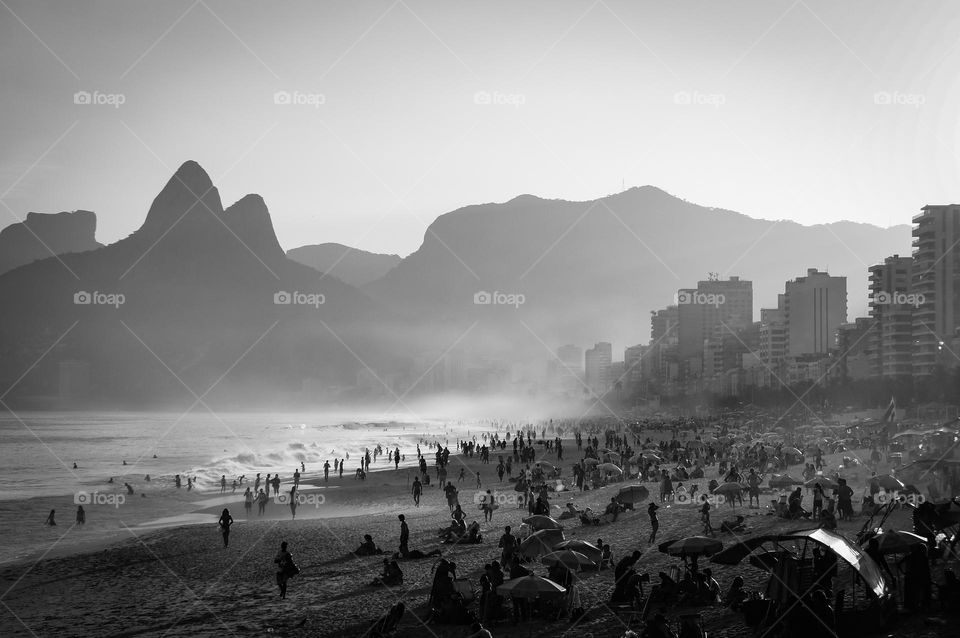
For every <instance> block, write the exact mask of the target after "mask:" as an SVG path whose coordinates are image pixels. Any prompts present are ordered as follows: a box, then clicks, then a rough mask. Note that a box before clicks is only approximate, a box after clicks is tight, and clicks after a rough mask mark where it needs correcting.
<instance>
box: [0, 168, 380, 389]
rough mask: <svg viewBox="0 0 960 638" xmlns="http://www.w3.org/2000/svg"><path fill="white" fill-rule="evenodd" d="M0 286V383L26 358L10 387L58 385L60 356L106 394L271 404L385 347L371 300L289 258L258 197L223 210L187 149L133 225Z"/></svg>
mask: <svg viewBox="0 0 960 638" xmlns="http://www.w3.org/2000/svg"><path fill="white" fill-rule="evenodd" d="M61 260H62V261H61ZM0 298H2V299H3V300H4V303H3V304H0V362H2V363H0V385H2V386H3V387H9V386H10V385H13V384H14V383H15V382H16V381H17V379H18V377H19V375H21V374H23V372H24V371H25V370H32V371H31V373H30V375H28V376H27V377H26V378H24V379H23V380H22V381H20V382H18V383H16V386H15V388H14V390H15V392H14V393H12V394H11V396H12V397H14V398H16V397H17V396H18V395H19V396H32V395H51V394H54V395H55V394H57V392H58V390H59V388H60V380H59V377H58V375H59V374H60V371H59V366H60V363H62V362H65V361H66V362H79V363H80V364H81V367H83V368H84V369H88V370H89V383H90V388H89V394H90V395H91V396H93V397H98V398H102V399H104V400H105V401H109V400H112V399H116V400H124V401H130V402H132V403H138V402H141V401H148V400H152V401H165V400H169V401H175V402H176V401H180V402H182V401H184V400H186V401H187V403H192V402H193V401H194V400H195V399H196V397H202V396H204V395H203V393H204V392H206V391H207V390H211V391H212V392H211V396H209V397H207V398H206V399H204V401H213V400H214V399H218V400H220V401H222V402H235V401H239V402H243V403H245V404H247V405H249V404H250V403H255V402H258V401H259V402H262V403H264V404H267V403H268V402H270V401H276V400H277V399H278V397H284V396H289V395H291V394H297V393H301V389H302V386H303V384H304V382H305V380H311V379H313V380H315V382H311V383H312V384H314V385H315V386H316V387H318V388H320V390H321V391H322V389H323V388H324V387H334V386H338V385H352V384H353V383H354V382H355V380H356V374H357V372H358V371H359V370H361V369H362V368H363V366H364V365H366V363H367V362H368V361H369V362H370V364H371V365H375V364H377V363H378V362H379V357H380V356H381V355H382V353H384V352H388V351H389V350H390V348H389V346H387V345H384V343H382V342H381V341H380V340H379V337H378V334H379V333H378V332H377V330H376V326H379V325H381V324H384V323H387V324H389V323H390V321H389V316H388V315H387V313H386V312H385V311H384V309H383V308H382V307H380V306H379V304H377V303H376V302H374V301H373V300H371V299H370V298H369V297H368V296H367V295H365V294H364V293H362V292H361V291H359V290H357V289H356V288H354V287H353V286H350V285H348V284H345V283H343V282H341V281H340V280H338V279H336V278H333V277H323V276H322V275H321V274H320V273H318V272H317V271H315V270H313V269H311V268H308V267H306V266H303V265H301V264H298V263H296V262H294V261H292V260H290V259H287V257H286V255H285V254H284V252H283V249H282V248H281V247H280V244H279V242H278V241H277V238H276V235H275V233H274V230H273V224H272V221H271V219H270V214H269V212H268V210H267V207H266V204H265V203H264V201H263V200H262V199H261V198H260V197H259V196H257V195H247V196H246V197H244V198H242V199H241V200H239V201H238V202H236V203H235V204H233V205H232V206H230V207H228V208H226V209H224V208H223V206H222V204H221V201H220V194H219V192H218V191H217V189H216V188H215V187H214V186H213V184H212V183H211V181H210V178H209V176H208V175H207V173H206V172H205V171H204V170H203V169H202V168H201V167H200V166H199V164H197V163H196V162H186V163H184V164H183V165H182V166H181V167H180V168H179V169H178V170H177V172H176V173H175V174H174V175H173V177H171V178H170V180H169V181H168V182H167V183H166V185H165V186H164V187H163V189H162V190H161V191H160V193H159V194H158V195H157V196H156V198H155V199H154V200H153V203H152V205H151V206H150V209H149V211H148V212H147V216H146V219H145V220H144V222H143V224H142V225H141V227H140V228H139V229H138V230H136V231H135V232H134V233H132V234H131V235H130V236H129V237H126V238H124V239H122V240H120V241H118V242H116V243H114V244H111V245H109V246H104V247H101V248H98V249H96V250H91V251H88V252H84V253H72V254H67V255H63V256H61V258H60V259H59V260H58V259H56V258H48V259H43V260H40V261H36V262H33V263H31V264H29V265H26V266H23V267H21V268H18V269H16V270H13V271H10V272H7V273H6V274H4V275H0ZM48 350H49V352H47V351H48ZM38 361H39V362H40V364H41V365H35V366H34V364H36V363H37V362H38ZM31 366H34V367H33V368H32V367H31Z"/></svg>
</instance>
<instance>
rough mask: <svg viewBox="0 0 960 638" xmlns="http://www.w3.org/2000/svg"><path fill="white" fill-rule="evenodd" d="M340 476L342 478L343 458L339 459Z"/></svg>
mask: <svg viewBox="0 0 960 638" xmlns="http://www.w3.org/2000/svg"><path fill="white" fill-rule="evenodd" d="M340 478H343V459H340Z"/></svg>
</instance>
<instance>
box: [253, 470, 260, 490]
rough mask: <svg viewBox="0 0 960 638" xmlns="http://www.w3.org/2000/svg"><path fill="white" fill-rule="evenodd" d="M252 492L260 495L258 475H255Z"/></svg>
mask: <svg viewBox="0 0 960 638" xmlns="http://www.w3.org/2000/svg"><path fill="white" fill-rule="evenodd" d="M253 491H254V492H257V493H258V494H259V493H260V473H259V472H258V473H257V480H255V481H254V482H253Z"/></svg>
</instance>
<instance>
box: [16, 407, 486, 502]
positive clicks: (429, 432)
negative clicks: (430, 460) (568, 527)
mask: <svg viewBox="0 0 960 638" xmlns="http://www.w3.org/2000/svg"><path fill="white" fill-rule="evenodd" d="M471 425H473V427H474V428H475V429H476V428H477V427H478V426H479V424H477V423H474V424H470V423H467V422H464V421H454V420H446V419H441V418H436V419H434V418H420V419H418V420H416V421H411V420H410V419H409V415H407V420H404V415H399V414H398V415H384V414H382V413H375V414H373V413H372V414H357V413H349V414H348V413H327V414H317V413H290V414H284V413H266V414H263V413H244V414H219V413H218V414H215V415H214V414H211V413H209V412H198V411H195V412H193V413H191V414H188V415H185V416H184V415H181V414H175V413H130V412H116V413H89V412H75V413H63V412H49V413H37V412H31V413H17V414H9V413H0V501H9V500H21V499H30V498H35V497H49V496H61V495H67V494H74V493H76V492H77V491H78V490H90V489H95V488H97V487H100V486H104V484H105V483H106V481H107V480H108V479H109V478H110V477H113V478H114V482H115V484H118V485H120V486H122V484H123V483H124V482H127V481H129V482H131V483H133V482H134V481H136V484H137V486H138V490H139V489H147V488H149V487H155V488H159V487H163V486H167V485H170V484H172V482H173V477H174V475H175V474H180V475H181V476H182V477H183V480H184V484H185V483H186V477H188V476H190V477H195V478H196V480H197V481H198V487H199V488H201V489H204V490H206V489H214V488H215V487H219V481H220V476H221V475H226V477H227V481H228V484H229V483H230V481H232V480H233V479H234V478H236V477H238V476H240V475H242V474H245V475H246V476H247V477H248V478H249V479H251V480H252V479H253V477H254V476H255V475H256V474H257V473H258V472H259V473H262V474H266V473H275V472H280V474H281V477H282V478H284V479H288V478H289V477H290V476H291V475H292V474H293V471H294V470H295V469H299V468H300V463H301V462H303V463H304V464H305V465H306V467H307V473H308V474H311V473H314V472H321V471H322V466H323V463H324V461H326V460H329V461H330V464H331V466H332V465H333V460H334V459H335V458H344V459H347V458H348V459H349V460H347V461H346V463H345V465H346V468H347V470H346V472H353V471H355V470H356V468H357V467H358V466H359V459H360V456H361V455H362V454H363V451H364V449H365V448H370V449H371V450H373V448H374V447H375V446H376V445H377V444H378V443H380V444H382V445H383V446H384V449H385V450H386V449H387V447H388V446H389V447H390V448H393V447H395V446H399V447H400V449H401V452H402V453H403V454H405V455H406V457H407V458H406V461H405V463H404V464H405V465H412V464H414V463H415V462H416V445H417V443H418V442H419V441H421V440H429V441H433V440H439V441H440V442H441V443H444V444H446V443H447V442H448V441H449V444H450V446H451V449H454V446H455V445H456V441H457V435H458V433H459V434H465V432H466V430H467V429H469V428H470V427H471ZM485 429H486V428H485ZM348 455H349V457H348ZM124 461H126V465H124ZM74 463H76V465H77V468H76V469H74V467H73V464H74ZM378 465H379V464H378ZM146 475H150V477H151V481H150V483H148V484H147V483H145V481H144V479H145V477H146Z"/></svg>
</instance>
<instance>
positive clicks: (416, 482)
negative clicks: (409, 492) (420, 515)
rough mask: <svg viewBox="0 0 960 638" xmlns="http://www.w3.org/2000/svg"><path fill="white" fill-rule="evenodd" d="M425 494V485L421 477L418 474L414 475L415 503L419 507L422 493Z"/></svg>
mask: <svg viewBox="0 0 960 638" xmlns="http://www.w3.org/2000/svg"><path fill="white" fill-rule="evenodd" d="M421 494H423V485H422V484H421V483H420V479H419V478H417V477H416V476H414V477H413V504H414V505H416V506H417V507H420V495H421Z"/></svg>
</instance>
